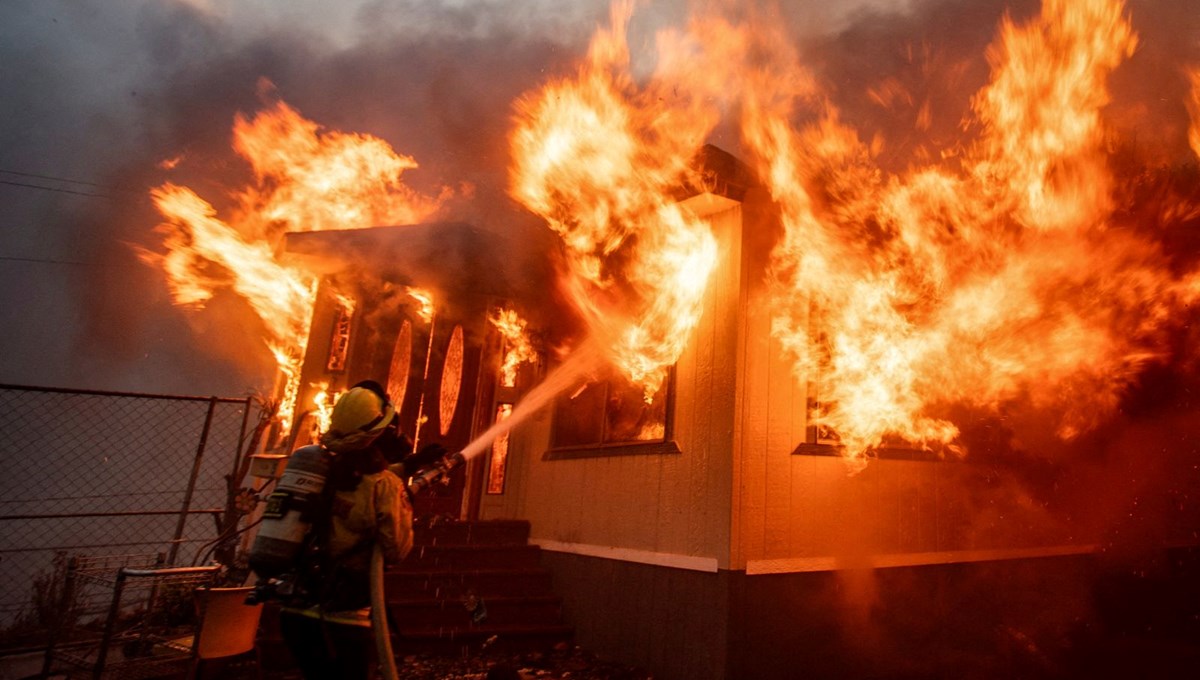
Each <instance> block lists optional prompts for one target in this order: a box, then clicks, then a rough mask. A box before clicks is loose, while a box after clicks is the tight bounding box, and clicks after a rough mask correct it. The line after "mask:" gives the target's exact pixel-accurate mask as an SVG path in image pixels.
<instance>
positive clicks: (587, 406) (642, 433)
mask: <svg viewBox="0 0 1200 680" xmlns="http://www.w3.org/2000/svg"><path fill="white" fill-rule="evenodd" d="M673 384H674V373H673V372H669V374H668V376H667V378H666V379H665V380H663V381H662V383H661V385H659V387H658V390H657V391H656V392H655V393H654V394H653V395H652V396H651V397H649V398H647V396H646V393H645V389H644V388H643V386H642V385H638V384H634V383H632V382H630V381H629V380H627V379H626V378H624V377H623V376H621V375H619V374H617V373H616V372H615V371H614V372H612V373H610V374H608V375H606V376H605V377H603V378H600V379H597V380H593V381H592V382H588V383H585V384H583V385H580V386H579V388H578V389H576V390H575V391H574V392H572V393H569V394H566V395H564V396H562V397H560V398H559V399H558V401H557V403H556V404H555V409H554V439H553V445H554V446H555V447H584V446H598V445H610V444H634V443H645V442H661V441H665V440H666V438H667V414H668V408H667V403H668V401H669V395H670V392H671V388H672V385H673Z"/></svg>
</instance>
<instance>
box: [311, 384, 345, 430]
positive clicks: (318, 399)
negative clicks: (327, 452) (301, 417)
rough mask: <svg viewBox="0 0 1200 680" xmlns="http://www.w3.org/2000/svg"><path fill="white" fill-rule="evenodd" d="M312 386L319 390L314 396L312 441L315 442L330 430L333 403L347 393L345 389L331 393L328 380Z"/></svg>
mask: <svg viewBox="0 0 1200 680" xmlns="http://www.w3.org/2000/svg"><path fill="white" fill-rule="evenodd" d="M312 387H315V388H316V390H317V391H316V393H315V394H314V395H313V398H312V405H313V410H312V414H313V424H312V437H311V442H310V443H313V444H315V443H317V441H319V438H320V436H321V434H322V433H323V432H327V431H328V430H329V423H330V421H331V419H332V418H333V405H334V404H336V403H337V400H338V399H339V398H341V396H342V395H343V394H345V390H338V391H336V392H333V393H330V392H329V383H328V382H321V383H314V384H313V385H312Z"/></svg>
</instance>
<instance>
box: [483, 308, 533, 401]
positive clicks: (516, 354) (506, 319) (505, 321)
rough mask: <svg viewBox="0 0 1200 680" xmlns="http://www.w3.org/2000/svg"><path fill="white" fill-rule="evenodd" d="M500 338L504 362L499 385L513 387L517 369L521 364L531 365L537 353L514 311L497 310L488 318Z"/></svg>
mask: <svg viewBox="0 0 1200 680" xmlns="http://www.w3.org/2000/svg"><path fill="white" fill-rule="evenodd" d="M488 321H491V323H492V325H493V326H495V327H496V330H498V331H500V336H501V337H503V338H504V360H503V361H502V362H501V363H500V384H501V385H503V386H504V387H513V386H514V385H516V384H517V369H518V368H519V367H520V365H521V364H522V363H533V362H534V361H535V360H536V359H537V353H536V352H534V351H533V344H532V343H530V342H529V336H528V335H527V331H526V325H527V324H526V322H525V320H524V319H522V318H521V317H520V315H519V314H517V312H516V310H514V309H497V310H496V313H495V315H494V316H491V317H489V318H488Z"/></svg>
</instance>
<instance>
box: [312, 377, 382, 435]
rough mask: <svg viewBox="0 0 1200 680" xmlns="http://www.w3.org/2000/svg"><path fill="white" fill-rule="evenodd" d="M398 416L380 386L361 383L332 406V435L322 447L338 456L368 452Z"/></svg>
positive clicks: (327, 433) (329, 432)
mask: <svg viewBox="0 0 1200 680" xmlns="http://www.w3.org/2000/svg"><path fill="white" fill-rule="evenodd" d="M395 415H396V409H394V408H393V407H392V405H391V403H389V402H388V399H387V395H386V393H385V392H384V391H383V388H382V387H380V386H379V384H378V383H375V382H372V381H369V380H368V381H365V382H361V383H359V384H357V385H355V386H354V387H351V388H350V390H349V391H348V392H346V393H345V394H343V395H342V396H341V397H339V398H338V400H337V403H336V404H334V405H333V413H332V414H331V415H330V418H329V431H328V432H326V433H325V434H323V435H321V444H322V445H323V446H324V447H325V448H327V449H329V450H330V451H334V452H337V453H344V452H346V451H355V450H358V449H365V448H366V447H368V446H370V445H371V443H372V442H374V441H375V439H376V438H377V437H379V435H380V434H382V433H383V428H385V427H387V426H388V424H389V423H391V422H392V418H394V417H395Z"/></svg>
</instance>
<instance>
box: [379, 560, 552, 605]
mask: <svg viewBox="0 0 1200 680" xmlns="http://www.w3.org/2000/svg"><path fill="white" fill-rule="evenodd" d="M385 588H386V591H387V594H388V597H389V598H395V599H420V598H449V599H457V598H461V597H464V596H465V595H467V594H469V593H474V594H475V595H478V596H480V597H497V596H520V595H549V594H551V593H552V592H553V590H552V589H551V585H550V572H549V571H548V570H546V569H544V568H542V567H537V568H532V569H529V568H525V569H475V570H471V571H389V572H388V573H387V576H386V581H385Z"/></svg>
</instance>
